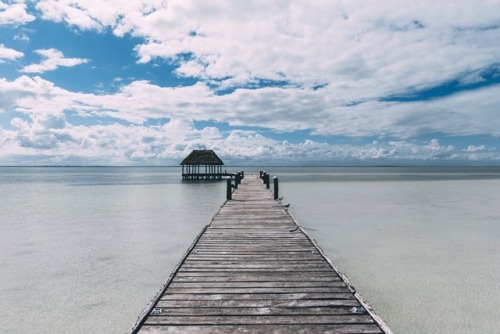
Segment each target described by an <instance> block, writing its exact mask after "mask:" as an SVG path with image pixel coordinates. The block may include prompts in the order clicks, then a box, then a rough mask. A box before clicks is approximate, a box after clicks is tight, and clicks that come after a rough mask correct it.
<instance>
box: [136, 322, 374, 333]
mask: <svg viewBox="0 0 500 334" xmlns="http://www.w3.org/2000/svg"><path fill="white" fill-rule="evenodd" d="M241 330H242V328H241V326H218V325H215V326H193V325H184V326H157V325H156V326H154V325H153V326H151V325H146V326H144V327H143V328H142V329H141V330H140V332H139V333H140V334H158V333H164V334H176V333H183V334H228V333H241ZM244 333H245V334H270V333H273V334H291V333H293V334H311V333H322V334H354V333H355V334H360V333H366V334H380V333H383V332H382V330H381V329H380V328H378V327H376V326H373V325H359V324H351V325H313V324H300V325H247V326H245V329H244Z"/></svg>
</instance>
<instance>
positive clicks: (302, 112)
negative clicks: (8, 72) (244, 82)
mask: <svg viewBox="0 0 500 334" xmlns="http://www.w3.org/2000/svg"><path fill="white" fill-rule="evenodd" d="M498 91H499V87H498V86H492V87H485V88H482V89H477V90H475V91H470V92H462V93H457V94H455V95H452V96H449V97H446V98H441V99H435V100H429V101H424V102H422V101H420V102H412V103H404V104H401V103H395V102H380V101H371V102H365V103H360V104H358V105H354V106H349V107H346V106H344V105H343V101H338V100H337V99H335V97H333V96H332V95H331V92H330V91H329V90H328V89H322V90H317V91H314V90H305V89H300V88H290V89H280V88H261V89H253V90H252V89H239V90H236V91H235V92H233V93H232V94H226V95H216V94H215V93H214V92H213V91H212V90H211V89H210V88H208V87H207V86H206V85H205V84H203V83H198V84H196V85H193V86H186V87H159V86H156V85H153V84H151V83H148V82H146V81H135V82H132V83H130V84H128V85H123V86H122V87H121V88H120V90H119V91H118V92H116V93H111V94H106V93H101V94H99V95H96V94H84V93H74V92H70V91H67V90H64V89H62V88H60V87H57V86H55V85H54V84H53V83H51V82H50V81H47V80H44V79H42V78H39V77H34V78H30V77H27V76H22V77H20V78H18V79H16V80H14V81H7V80H0V110H1V109H4V110H15V111H17V112H22V113H25V114H31V113H44V114H46V113H51V114H54V115H61V114H62V113H64V112H65V111H73V112H75V113H77V114H79V115H81V116H83V117H95V120H94V122H95V121H98V120H99V118H100V117H112V118H114V119H116V120H123V121H126V122H130V123H133V124H143V123H144V122H146V121H147V120H155V119H164V118H170V119H185V120H198V121H217V122H226V123H229V125H232V126H260V127H263V128H268V129H271V130H274V131H278V132H287V131H294V130H311V131H312V132H313V134H324V135H334V136H347V137H367V136H391V137H397V138H411V137H414V136H417V135H420V134H425V133H442V134H445V135H453V136H464V135H489V136H500V119H499V118H498V117H496V115H497V114H498V105H500V94H498Z"/></svg>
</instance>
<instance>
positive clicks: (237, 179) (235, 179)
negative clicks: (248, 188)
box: [234, 173, 240, 189]
mask: <svg viewBox="0 0 500 334" xmlns="http://www.w3.org/2000/svg"><path fill="white" fill-rule="evenodd" d="M239 178H240V176H239V175H238V173H236V174H234V189H238V183H240V180H239Z"/></svg>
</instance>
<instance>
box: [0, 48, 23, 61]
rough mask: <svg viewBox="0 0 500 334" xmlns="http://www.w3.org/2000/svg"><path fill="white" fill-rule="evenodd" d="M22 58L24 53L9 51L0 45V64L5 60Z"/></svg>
mask: <svg viewBox="0 0 500 334" xmlns="http://www.w3.org/2000/svg"><path fill="white" fill-rule="evenodd" d="M23 56H24V53H22V52H19V51H17V50H14V49H10V48H8V47H6V46H5V45H3V44H0V63H3V62H5V61H6V60H16V59H17V58H21V57H23Z"/></svg>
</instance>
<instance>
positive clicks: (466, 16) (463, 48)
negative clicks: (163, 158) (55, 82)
mask: <svg viewBox="0 0 500 334" xmlns="http://www.w3.org/2000/svg"><path fill="white" fill-rule="evenodd" d="M37 8H38V9H39V10H40V11H41V12H42V13H43V16H44V18H46V19H52V20H56V21H65V22H66V23H68V24H70V25H73V26H77V27H79V28H81V29H97V30H100V29H102V28H104V27H110V28H111V29H113V31H114V32H115V34H117V35H118V36H121V35H123V34H125V33H129V34H132V35H134V36H138V37H142V38H144V40H145V42H144V43H143V44H141V45H138V46H137V48H136V51H137V55H138V58H139V62H143V63H144V62H149V61H151V59H153V58H155V57H161V58H166V59H169V60H170V61H173V62H176V63H177V64H178V70H177V72H176V73H177V74H178V75H180V76H187V77H196V78H201V79H203V80H215V82H216V83H218V84H220V85H221V86H222V87H228V86H236V87H238V86H241V85H245V84H248V83H252V82H254V81H255V80H258V79H265V80H279V81H289V82H291V83H295V84H297V85H303V86H305V87H312V86H315V85H318V84H329V85H330V87H334V89H333V93H334V94H336V95H337V96H339V97H340V96H341V97H342V98H344V99H346V100H349V101H359V100H360V99H370V98H380V97H384V96H389V95H393V94H398V93H405V92H406V93H407V92H411V91H414V90H418V89H422V88H426V87H432V86H434V85H437V84H440V83H445V82H447V81H449V80H454V79H456V78H458V77H462V76H464V74H467V73H466V72H474V71H476V70H480V69H485V68H488V67H489V66H491V65H492V64H494V63H497V62H498V59H499V56H500V48H499V47H498V43H496V40H497V36H498V29H499V19H500V18H499V14H498V13H499V12H500V4H498V3H496V2H491V1H475V0H474V1H473V0H466V1H460V2H456V1H449V2H444V1H443V2H440V3H439V4H437V3H436V2H435V1H431V0H425V1H418V2H416V3H413V4H410V5H408V3H407V2H406V1H399V2H398V1H397V2H394V1H389V0H387V1H377V3H373V4H367V3H366V2H362V1H315V2H310V1H305V0H304V1H293V2H290V1H273V2H268V1H250V2H249V1H230V2H227V1H210V2H200V1H186V0H179V1H168V2H163V1H133V2H125V3H124V2H123V1H117V2H114V1H105V2H101V1H99V4H98V5H96V1H90V0H89V1H81V2H79V3H78V5H77V4H75V3H74V2H72V1H63V0H44V1H41V2H39V3H38V4H37ZM429 8H432V9H433V10H432V11H430V10H429ZM186 55H188V57H186Z"/></svg>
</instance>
